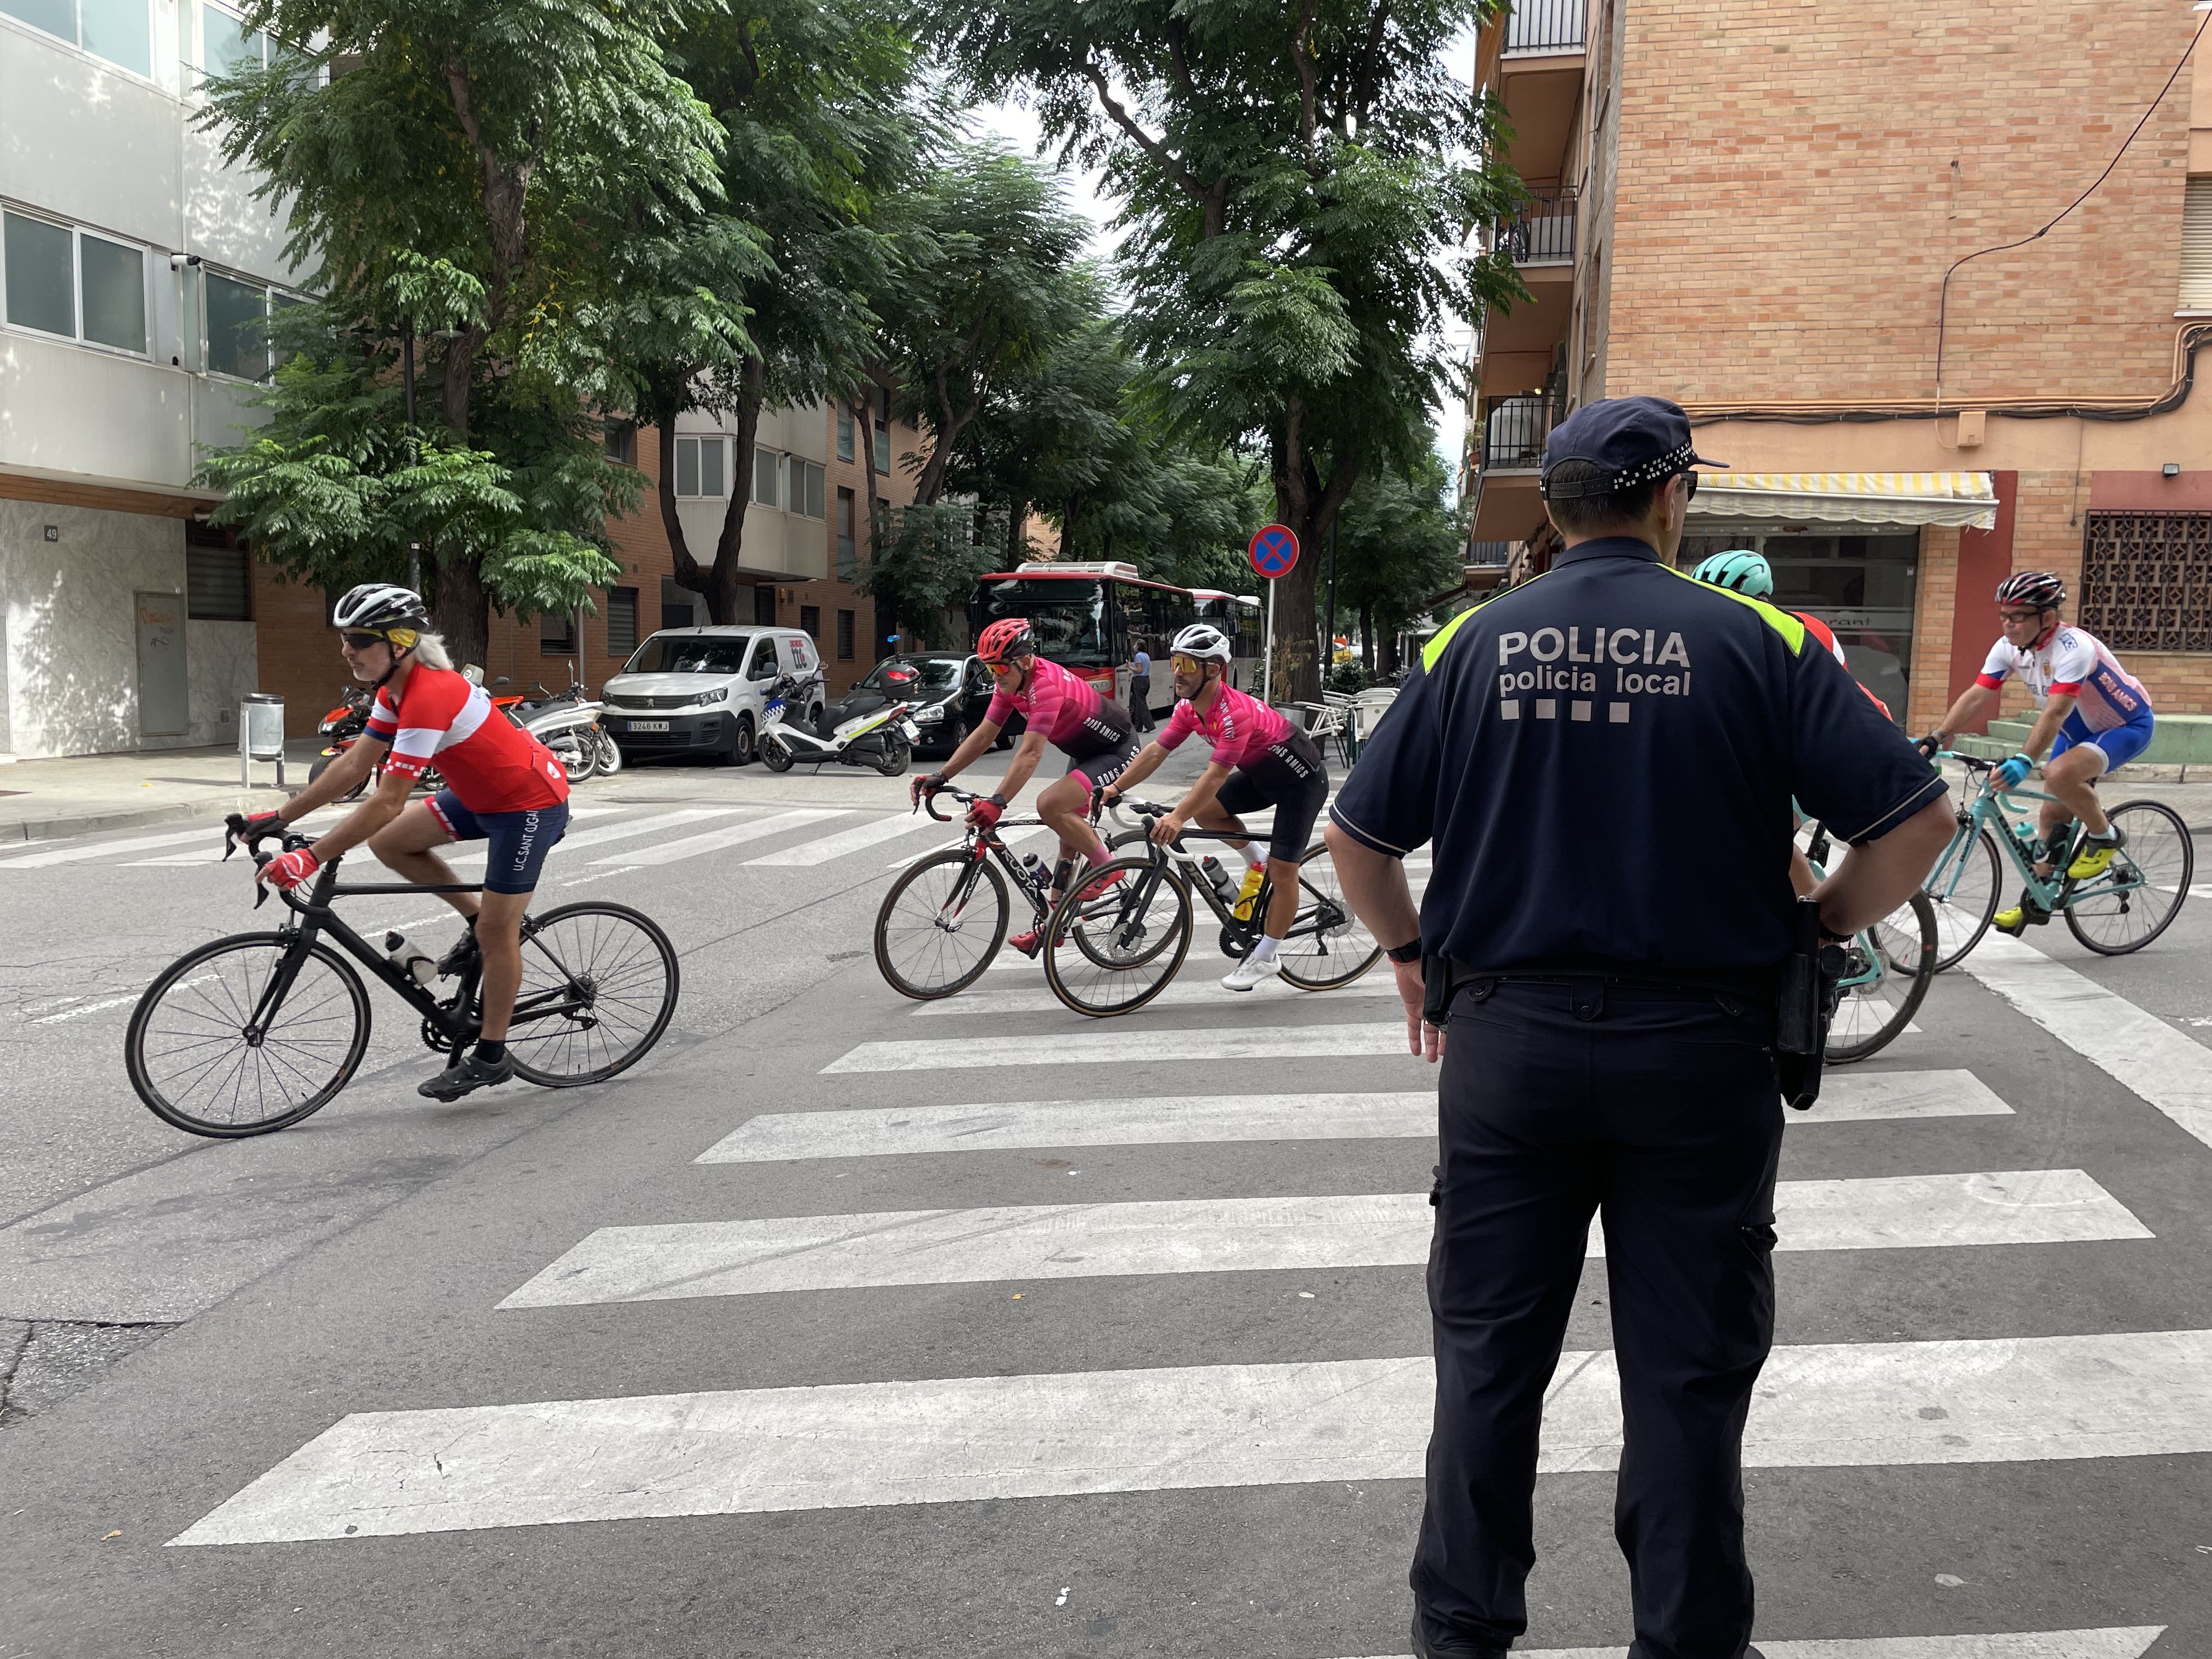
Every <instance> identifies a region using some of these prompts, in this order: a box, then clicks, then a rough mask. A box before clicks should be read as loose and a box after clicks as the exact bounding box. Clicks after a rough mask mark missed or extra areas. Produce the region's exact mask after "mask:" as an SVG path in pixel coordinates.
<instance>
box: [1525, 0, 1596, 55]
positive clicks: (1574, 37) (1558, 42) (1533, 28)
mask: <svg viewBox="0 0 2212 1659" xmlns="http://www.w3.org/2000/svg"><path fill="white" fill-rule="evenodd" d="M1585 10H1586V5H1585V0H1513V12H1512V15H1510V17H1508V18H1507V19H1506V20H1505V55H1506V56H1507V57H1508V58H1514V57H1536V56H1549V55H1551V54H1553V53H1557V52H1580V51H1581V50H1582V49H1583V15H1584V12H1585Z"/></svg>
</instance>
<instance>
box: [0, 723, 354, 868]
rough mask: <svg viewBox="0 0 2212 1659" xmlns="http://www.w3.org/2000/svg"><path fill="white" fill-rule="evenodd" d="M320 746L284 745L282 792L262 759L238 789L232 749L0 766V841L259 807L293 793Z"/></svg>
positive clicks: (312, 741) (301, 741)
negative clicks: (250, 784) (250, 782)
mask: <svg viewBox="0 0 2212 1659" xmlns="http://www.w3.org/2000/svg"><path fill="white" fill-rule="evenodd" d="M320 747H321V745H320V743H319V740H318V739H316V738H295V740H293V741H292V742H290V743H289V744H286V745H285V761H284V781H285V783H286V785H287V786H288V787H287V788H286V789H285V790H284V791H283V792H282V793H280V792H279V791H278V789H277V787H276V767H275V766H274V765H271V764H268V763H257V764H256V765H255V767H254V769H253V788H252V790H251V791H250V792H249V791H246V790H243V789H241V788H240V787H239V782H238V750H235V749H164V750H156V751H154V752H152V753H146V754H129V755H86V756H82V757H76V758H75V759H70V760H27V761H17V762H15V763H13V764H11V765H8V766H0V845H4V844H5V843H7V842H19V841H52V840H55V839H57V838H58V837H60V836H82V835H87V834H89V833H91V832H93V831H94V830H100V829H135V828H137V826H139V825H141V824H149V823H191V822H192V821H193V820H194V819H205V820H207V821H208V822H210V823H213V822H215V821H216V820H217V819H219V818H221V817H222V816H223V814H224V813H226V812H252V811H268V810H269V808H270V806H272V805H275V804H276V802H278V801H280V800H282V799H284V796H285V795H286V794H296V793H298V792H299V790H300V788H301V787H302V786H303V785H304V784H305V783H306V782H307V769H308V767H310V766H311V765H313V763H314V760H315V757H316V755H317V754H318V753H319V751H320Z"/></svg>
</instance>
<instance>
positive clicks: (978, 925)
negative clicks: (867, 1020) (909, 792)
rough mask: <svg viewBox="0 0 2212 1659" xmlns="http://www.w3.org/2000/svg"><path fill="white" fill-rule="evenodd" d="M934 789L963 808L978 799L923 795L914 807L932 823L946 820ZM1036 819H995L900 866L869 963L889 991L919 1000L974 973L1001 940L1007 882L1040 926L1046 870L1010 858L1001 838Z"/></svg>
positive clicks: (966, 981)
mask: <svg viewBox="0 0 2212 1659" xmlns="http://www.w3.org/2000/svg"><path fill="white" fill-rule="evenodd" d="M937 794H945V795H950V796H951V797H952V799H954V800H956V801H957V802H958V803H959V804H960V805H961V806H962V807H963V808H965V807H968V806H972V805H974V804H975V802H977V801H979V800H981V799H984V797H983V796H981V795H971V794H969V793H967V792H966V791H965V790H961V789H952V788H946V789H942V790H939V791H937V792H936V794H926V795H924V796H923V797H922V798H921V805H922V806H923V807H924V808H925V809H926V810H927V811H928V813H929V816H930V817H933V818H935V819H936V820H937V821H938V822H939V823H951V822H952V817H951V814H950V813H947V812H940V811H938V810H937V800H936V795H937ZM1043 822H1044V820H1043V819H1042V818H1000V820H999V822H998V823H996V824H995V825H994V826H993V827H992V828H990V829H970V830H969V832H968V838H967V839H966V840H965V841H964V842H962V843H961V844H960V845H959V846H957V847H948V848H945V850H944V851H942V852H939V853H932V854H929V856H928V857H927V858H923V859H918V860H915V862H914V863H912V864H910V865H908V866H907V867H906V869H905V870H903V871H902V872H900V874H899V878H898V879H897V880H896V881H895V882H893V883H892V884H891V890H890V892H888V893H886V894H884V902H883V904H882V906H881V908H878V910H877V912H876V967H877V968H878V970H879V971H881V973H882V974H883V976H884V982H885V983H886V984H888V985H889V986H890V987H891V989H893V990H894V991H896V992H897V993H898V994H900V995H901V996H908V997H914V998H915V999H917V1000H921V1001H924V1002H927V1001H932V1000H935V999H936V998H939V997H949V996H951V995H953V994H955V993H957V992H960V991H964V990H966V989H967V988H968V987H969V986H971V985H973V984H974V983H975V981H977V980H979V979H981V977H982V976H983V973H984V970H985V969H987V968H989V967H990V965H991V962H992V959H993V958H994V957H996V956H997V955H998V954H999V947H1000V945H1003V944H1005V943H1006V923H1007V919H1008V915H1009V911H1008V908H1007V892H1008V890H1009V889H1010V888H1011V890H1012V891H1013V892H1015V893H1018V894H1019V895H1020V896H1022V897H1023V898H1024V899H1027V900H1028V901H1029V905H1030V918H1031V920H1030V926H1031V927H1043V926H1044V924H1045V920H1046V916H1045V912H1046V908H1047V906H1046V903H1045V895H1046V893H1047V892H1048V890H1049V886H1050V883H1051V880H1052V868H1051V866H1049V865H1048V864H1047V863H1045V862H1044V861H1043V860H1035V861H1034V862H1029V863H1024V861H1023V860H1019V859H1017V858H1016V857H1015V856H1014V855H1013V854H1012V852H1011V851H1009V850H1008V848H1007V847H1006V842H1005V841H1004V840H1003V839H1001V837H1002V836H1004V835H1005V834H1006V831H1007V830H1009V829H1034V828H1036V826H1037V825H1038V824H1041V823H1043ZM1001 872H1004V873H1003V874H1002V873H1001Z"/></svg>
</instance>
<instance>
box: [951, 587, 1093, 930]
mask: <svg viewBox="0 0 2212 1659" xmlns="http://www.w3.org/2000/svg"><path fill="white" fill-rule="evenodd" d="M975 654H976V655H977V656H978V657H980V658H981V659H982V660H983V665H984V666H985V667H986V668H987V669H989V670H990V671H991V678H992V680H993V682H994V685H995V688H996V689H995V690H994V691H993V692H992V694H991V702H990V706H989V707H988V708H986V709H985V710H984V711H983V718H982V719H981V720H980V721H979V722H977V724H976V726H975V730H974V731H973V732H969V734H968V739H967V741H966V742H964V743H963V744H961V745H960V746H959V747H958V748H957V749H956V750H953V751H952V755H951V758H950V759H949V760H947V761H946V762H945V766H944V769H943V770H941V771H937V772H933V773H931V774H930V775H928V776H927V777H921V778H916V779H915V781H914V787H913V792H912V793H913V794H914V798H915V799H916V800H919V799H921V797H922V796H923V795H924V794H925V793H930V794H933V793H936V792H937V791H938V790H939V789H942V788H943V787H945V785H946V784H947V783H948V782H950V781H951V780H952V779H954V778H956V777H957V776H958V775H960V774H961V772H962V771H963V770H964V769H967V768H968V767H969V765H971V764H973V763H974V762H975V757H977V756H979V755H981V754H983V753H985V752H986V751H987V750H989V748H990V747H991V745H992V744H994V743H996V742H997V741H998V738H999V733H1000V731H1001V730H1002V729H1003V728H1004V727H1005V726H1006V722H1007V721H1008V720H1012V718H1013V717H1014V715H1015V714H1017V713H1018V714H1020V715H1021V716H1022V717H1023V719H1024V720H1025V721H1026V722H1027V724H1028V729H1027V730H1026V731H1025V732H1024V733H1023V734H1022V745H1021V747H1020V748H1019V749H1018V750H1015V751H1014V758H1013V762H1012V764H1011V765H1009V766H1008V767H1007V768H1006V776H1005V777H1004V778H1002V779H1001V780H1000V783H999V787H998V790H997V793H994V794H993V795H992V796H991V798H990V799H988V800H981V801H977V802H976V803H975V805H973V806H972V807H970V808H969V811H968V821H969V823H973V824H980V825H985V826H987V825H990V824H993V823H997V822H998V821H999V818H1000V815H1001V814H1002V813H1004V812H1005V811H1006V803H1007V802H1008V801H1010V800H1012V799H1013V798H1014V797H1015V796H1016V795H1018V794H1019V793H1021V792H1022V786H1023V785H1024V784H1025V783H1027V782H1028V781H1030V777H1031V776H1032V775H1034V774H1035V773H1036V769H1037V767H1038V765H1039V763H1042V761H1043V759H1044V750H1045V745H1046V744H1051V745H1052V746H1053V747H1054V748H1055V749H1058V750H1060V752H1061V753H1062V754H1064V755H1066V757H1067V758H1068V769H1067V775H1066V776H1065V777H1063V778H1061V779H1060V781H1058V782H1057V783H1054V784H1053V785H1052V786H1051V787H1048V788H1047V789H1046V790H1045V791H1044V792H1043V793H1041V794H1039V795H1038V796H1037V814H1038V816H1039V817H1042V818H1043V819H1044V821H1045V822H1046V823H1048V824H1049V825H1050V826H1051V827H1052V828H1053V829H1054V830H1055V831H1056V832H1057V833H1058V834H1059V836H1060V863H1059V864H1058V865H1057V866H1055V867H1054V871H1053V878H1052V897H1053V900H1054V902H1058V901H1059V898H1060V894H1061V893H1062V892H1063V891H1064V890H1066V886H1067V884H1068V883H1069V882H1070V881H1071V880H1073V879H1074V876H1073V870H1074V866H1075V861H1076V860H1078V859H1081V860H1085V864H1086V866H1087V865H1093V864H1103V863H1105V862H1106V860H1107V857H1108V854H1107V851H1106V843H1105V842H1103V841H1101V840H1099V839H1098V832H1097V830H1096V829H1093V828H1092V827H1091V794H1092V793H1093V792H1094V791H1095V790H1097V788H1098V787H1099V786H1100V785H1102V784H1105V783H1110V782H1111V781H1113V780H1114V779H1115V778H1117V777H1119V776H1120V775H1121V769H1122V768H1124V767H1126V766H1127V765H1128V763H1129V761H1130V757H1133V755H1135V753H1136V752H1137V738H1136V734H1135V732H1133V730H1132V729H1131V726H1130V724H1129V714H1128V711H1127V709H1125V708H1122V707H1121V704H1119V703H1117V702H1109V701H1108V700H1107V699H1106V698H1104V697H1102V696H1099V695H1098V693H1097V691H1096V690H1093V689H1092V687H1091V682H1090V681H1088V680H1086V679H1085V678H1083V677H1082V676H1081V675H1079V674H1072V673H1070V672H1069V671H1067V670H1066V669H1065V668H1062V667H1061V666H1060V665H1059V664H1058V663H1056V662H1048V661H1046V660H1045V659H1043V658H1042V657H1040V656H1039V655H1037V651H1036V633H1035V631H1034V630H1033V629H1031V628H1030V624H1029V623H1028V622H1027V621H1025V620H1024V618H1022V617H1000V619H999V620H998V621H997V622H994V623H992V624H991V625H990V626H989V627H988V628H986V629H984V630H983V633H982V636H981V638H979V639H978V640H977V641H975ZM1086 896H1088V895H1086ZM1042 933H1043V930H1042V929H1041V928H1032V929H1030V931H1029V932H1028V933H1017V934H1015V935H1014V936H1013V937H1012V938H1011V939H1008V940H1007V941H1006V943H1007V944H1008V945H1012V946H1013V948H1014V949H1015V950H1017V951H1021V952H1022V953H1023V954H1024V956H1032V957H1033V956H1035V955H1036V953H1037V950H1038V946H1039V944H1040V941H1041V939H1042Z"/></svg>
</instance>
